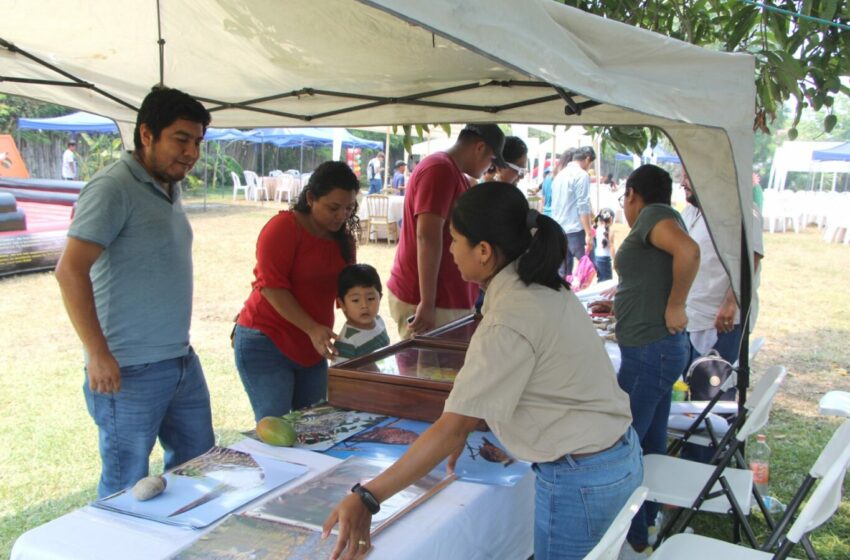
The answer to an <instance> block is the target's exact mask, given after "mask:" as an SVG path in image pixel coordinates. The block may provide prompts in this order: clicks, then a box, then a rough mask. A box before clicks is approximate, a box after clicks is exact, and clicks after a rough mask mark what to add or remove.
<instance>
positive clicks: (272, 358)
mask: <svg viewBox="0 0 850 560" xmlns="http://www.w3.org/2000/svg"><path fill="white" fill-rule="evenodd" d="M359 190H360V184H359V182H358V181H357V177H356V176H355V175H354V173H353V172H352V171H351V169H350V168H349V167H348V165H346V164H345V163H343V162H326V163H323V164H321V165H320V166H319V167H318V168H316V171H314V172H313V174H312V175H311V176H310V181H309V182H308V183H307V186H306V187H305V188H304V190H303V191H301V195H300V196H299V197H298V201H297V202H296V203H295V207H294V209H293V210H289V211H285V212H280V213H279V214H277V215H276V216H275V217H273V218H272V219H271V220H269V222H268V223H267V224H266V225H265V226H264V227H263V229H262V231H261V232H260V236H259V239H257V265H256V266H255V267H254V278H255V279H254V283H253V284H252V290H251V295H250V296H248V300H247V301H246V302H245V306H244V307H243V308H242V311H240V312H239V317H238V319H237V321H236V330H235V336H234V340H233V348H234V353H235V357H236V368H237V369H238V370H239V377H240V378H241V379H242V385H243V386H244V387H245V391H246V392H247V393H248V398H249V399H250V401H251V408H252V409H253V410H254V417H255V419H257V420H259V419H260V418H262V417H264V416H280V415H282V414H286V413H287V412H289V411H290V410H292V409H297V408H303V407H305V406H309V405H312V404H315V403H316V402H318V401H321V400H322V399H324V398H326V394H327V384H328V363H327V358H330V357H332V356H333V353H334V349H333V339H334V338H335V337H336V335H334V333H333V330H332V327H333V321H334V301H335V298H336V295H337V287H336V283H337V276H338V275H339V272H340V271H341V270H342V269H343V267H345V266H346V265H347V264H350V263H353V262H354V261H355V258H354V236H353V235H352V232H353V231H355V230H356V228H357V226H358V223H357V222H358V220H357V212H356V210H357V192H358V191H359Z"/></svg>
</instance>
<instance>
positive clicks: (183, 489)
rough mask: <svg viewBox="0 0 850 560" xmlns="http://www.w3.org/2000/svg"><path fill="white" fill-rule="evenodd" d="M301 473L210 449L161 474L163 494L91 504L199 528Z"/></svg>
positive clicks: (121, 495)
mask: <svg viewBox="0 0 850 560" xmlns="http://www.w3.org/2000/svg"><path fill="white" fill-rule="evenodd" d="M307 470H308V469H307V467H305V466H304V465H297V464H294V463H288V462H286V461H281V460H279V459H272V458H270V457H265V456H262V455H256V456H252V455H250V454H248V453H244V452H242V451H236V450H234V449H227V448H223V447H213V448H212V449H210V450H209V451H208V452H207V453H205V454H203V455H201V456H200V457H196V458H194V459H192V460H191V461H188V462H187V463H184V464H182V465H180V466H179V467H177V468H176V469H174V470H172V471H171V472H167V473H165V474H163V478H164V479H165V489H164V490H163V492H162V493H161V494H159V495H157V496H154V497H153V498H151V499H149V500H145V501H140V500H138V499H137V498H136V497H135V496H134V495H133V489H132V488H127V489H125V490H122V491H121V492H118V493H116V494H113V495H112V496H108V497H106V498H102V499H100V500H97V501H96V502H94V503H93V504H92V505H93V506H95V507H98V508H102V509H106V510H109V511H113V512H117V513H122V514H126V515H131V516H133V517H141V518H143V519H150V520H152V521H158V522H160V523H165V524H167V525H178V526H183V527H191V528H193V529H200V528H203V527H207V526H208V525H210V524H212V523H214V522H215V521H218V520H219V519H221V518H222V517H224V516H225V515H227V514H228V513H231V512H233V511H234V510H236V509H238V508H240V507H242V506H244V505H245V504H247V503H249V502H251V501H253V500H254V499H256V498H258V497H260V496H262V495H263V494H266V493H268V492H271V491H272V490H274V489H275V488H278V487H280V486H282V485H283V484H286V483H287V482H289V481H291V480H294V479H296V478H298V477H299V476H301V475H303V474H304V473H306V472H307Z"/></svg>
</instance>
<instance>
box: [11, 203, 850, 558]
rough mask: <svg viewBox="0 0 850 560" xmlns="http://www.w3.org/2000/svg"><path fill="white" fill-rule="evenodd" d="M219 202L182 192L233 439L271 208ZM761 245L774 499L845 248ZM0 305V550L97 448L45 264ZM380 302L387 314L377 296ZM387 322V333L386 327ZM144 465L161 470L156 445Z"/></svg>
mask: <svg viewBox="0 0 850 560" xmlns="http://www.w3.org/2000/svg"><path fill="white" fill-rule="evenodd" d="M230 201H231V193H229V192H219V193H213V194H212V195H210V196H209V197H208V202H209V203H210V204H209V205H208V208H207V211H206V212H201V211H200V209H199V208H198V207H197V203H199V202H200V199H197V198H193V199H192V200H190V201H189V202H191V204H192V206H191V207H190V208H191V214H190V217H191V220H192V225H193V227H194V231H195V246H194V255H195V272H196V274H195V298H194V316H193V323H192V342H193V345H194V346H195V349H196V350H197V352H198V354H199V355H200V357H201V360H202V362H203V364H204V369H205V371H206V375H207V380H208V384H209V386H210V391H211V395H212V407H213V421H214V425H215V429H216V434H217V436H218V438H219V440H220V442H221V443H223V444H228V443H232V442H234V441H236V440H238V439H240V438H241V436H240V434H239V432H240V431H241V430H245V429H247V428H249V427H251V426H252V423H253V422H252V415H251V410H250V406H249V404H248V399H247V397H246V396H245V394H244V392H243V390H242V387H241V385H240V383H239V380H238V377H237V374H236V370H235V367H234V365H233V355H232V351H231V348H230V341H229V338H228V337H229V334H230V329H231V327H232V321H233V317H234V315H235V314H236V312H238V311H239V309H240V307H241V305H242V302H243V301H244V300H245V298H246V297H247V295H248V292H249V289H250V282H251V280H252V269H253V266H254V245H255V242H256V237H257V233H258V232H259V230H260V228H261V227H262V226H263V224H265V222H266V221H267V220H268V219H269V218H270V217H271V216H272V215H273V214H274V213H275V212H277V211H278V210H280V208H281V207H280V206H279V205H277V204H274V203H266V204H263V205H259V204H248V203H244V202H240V203H239V204H236V205H232V204H229V203H230ZM225 202H226V203H228V204H227V205H223V204H222V203H225ZM618 227H619V226H618ZM620 233H621V235H620V236H618V238H619V239H622V232H620ZM766 252H767V258H766V259H765V260H764V264H763V266H764V269H763V276H762V285H761V291H760V294H761V302H762V304H761V316H760V319H759V322H758V325H757V328H756V332H755V335H756V336H764V337H766V338H767V343H766V345H765V348H764V349H763V350H762V352H761V354H760V355H759V356H758V358H757V360H756V362H755V364H754V376H756V377H757V376H758V374H759V372H760V371H762V370H763V369H764V368H765V367H766V366H767V365H770V364H775V363H782V364H785V365H786V366H787V367H788V369H789V375H788V378H787V379H786V382H785V384H784V386H783V388H782V390H781V393H780V396H779V398H778V399H777V403H776V406H775V408H774V414H773V415H772V417H771V422H770V425H769V427H768V428H767V430H766V433H767V434H768V442H769V444H770V446H771V448H772V450H773V460H772V464H771V467H772V473H771V475H772V478H771V491H772V492H773V493H774V494H775V495H776V496H777V497H778V498H779V499H780V500H782V501H783V502H787V501H788V500H789V499H790V497H791V494H792V493H793V492H794V490H795V489H796V486H797V484H799V482H800V480H802V477H803V476H804V475H805V472H806V471H807V470H808V468H809V467H810V466H811V465H812V463H813V462H814V460H815V458H816V457H817V454H818V453H819V451H820V449H821V448H822V446H823V445H824V443H825V442H826V441H827V440H828V439H829V436H830V435H831V433H832V430H834V428H835V427H836V426H837V425H838V421H837V420H836V419H831V418H822V417H819V416H818V412H817V401H818V399H819V397H820V395H822V394H823V393H824V392H825V391H827V390H829V389H843V390H850V378H848V375H847V372H848V370H850V358H848V355H847V350H846V348H847V343H848V340H850V336H848V335H850V292H848V290H847V289H846V281H847V276H846V275H847V271H848V270H850V266H848V265H850V246H847V245H827V244H825V243H824V242H823V241H822V240H821V239H820V236H819V235H818V234H817V233H816V232H815V230H813V229H810V230H808V231H806V232H804V233H800V234H799V235H795V234H793V233H787V234H775V235H767V236H766ZM394 254H395V247H394V246H388V245H383V244H381V245H379V244H370V245H368V246H366V247H361V248H360V249H359V250H358V257H359V260H361V261H363V262H368V263H370V264H372V265H374V266H375V267H376V268H377V269H378V271H379V272H380V274H381V277H382V279H383V280H384V281H385V282H386V279H387V278H388V276H389V269H390V266H391V265H392V259H393V256H394ZM0 311H2V317H3V321H4V326H5V328H4V329H2V331H0V347H2V348H3V352H2V353H0V372H2V374H0V410H2V411H3V414H2V415H0V450H2V451H0V512H2V513H0V515H2V517H0V557H8V555H9V553H10V551H11V547H12V544H13V543H14V541H15V539H16V538H17V537H18V535H20V534H21V533H23V532H24V531H27V530H29V529H31V528H33V527H35V526H37V525H40V524H42V523H45V522H47V521H49V520H51V519H53V518H55V517H58V516H60V515H63V514H65V513H67V512H69V511H71V510H73V509H75V508H77V507H79V506H81V505H84V504H86V503H87V502H89V501H91V500H92V499H94V497H95V487H96V484H97V477H98V474H99V458H98V453H97V433H96V430H95V427H94V424H93V422H92V421H91V419H90V418H89V416H88V413H87V412H86V408H85V403H84V401H83V396H82V390H81V388H82V383H83V371H82V366H81V362H82V354H81V350H80V344H79V341H78V339H77V337H76V335H75V334H74V332H73V330H72V328H71V325H70V323H69V321H68V319H67V317H66V315H65V311H64V309H63V307H62V303H61V299H60V296H59V289H58V287H57V285H56V282H55V280H54V278H53V275H52V274H51V273H39V274H30V275H26V276H21V277H12V278H6V279H0ZM381 313H382V315H383V316H384V317H385V318H386V317H389V312H388V310H387V307H386V302H385V301H384V302H383V303H382V311H381ZM337 324H341V323H340V320H339V318H338V320H337ZM389 330H390V335H391V337H392V338H393V341H395V340H397V333H395V329H394V328H392V327H391V326H390V329H389ZM152 468H153V470H154V471H156V470H157V469H161V453H160V452H159V451H158V450H157V451H156V452H155V454H154V462H153V466H152ZM846 487H847V485H846V484H845V488H846ZM755 518H756V525H757V526H758V527H759V530H761V531H762V532H763V527H762V526H761V525H760V524H759V521H758V516H755ZM695 527H696V530H697V532H698V533H703V534H710V535H714V536H718V537H721V538H725V537H728V535H729V534H730V525H729V523H728V522H727V521H726V520H724V519H716V518H714V517H711V516H701V517H700V518H699V519H698V520H697V522H696V524H695ZM812 541H813V543H814V545H815V548H816V549H818V552H819V553H820V554H821V558H824V559H834V560H837V559H845V558H850V504H848V503H847V501H846V500H845V503H843V504H842V506H841V509H840V510H839V513H838V514H837V515H836V516H835V518H834V519H833V520H832V522H830V524H828V525H827V526H825V527H824V528H822V529H821V530H819V531H818V532H816V533H815V534H814V536H813V538H812ZM796 552H797V555H798V556H799V555H800V552H801V551H796Z"/></svg>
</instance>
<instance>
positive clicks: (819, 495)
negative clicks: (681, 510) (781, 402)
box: [651, 420, 850, 560]
mask: <svg viewBox="0 0 850 560" xmlns="http://www.w3.org/2000/svg"><path fill="white" fill-rule="evenodd" d="M848 467H850V420H846V421H845V422H844V424H842V425H841V426H840V427H839V428H838V430H836V431H835V433H834V434H833V436H832V438H831V439H830V440H829V443H827V445H826V447H825V448H824V450H823V451H822V452H821V454H820V456H819V457H818V460H817V461H816V462H815V465H814V466H813V467H812V470H811V471H810V472H809V476H810V477H812V476H817V475H822V476H819V478H820V479H821V481H820V484H818V487H817V488H816V489H815V491H814V493H813V494H812V496H811V498H809V502H808V503H807V504H806V507H804V508H803V510H802V511H801V512H800V516H799V517H798V518H797V520H796V521H794V524H793V525H791V528H790V529H789V530H788V532H787V534H785V535H784V540H782V542H781V544H780V545H779V549H778V550H777V551H776V552H775V553H774V554H771V553H770V552H769V550H770V548H772V546H771V541H768V542H767V543H765V545H763V546H762V550H753V549H751V548H746V547H743V546H739V545H736V544H732V543H728V542H724V541H719V540H716V539H712V538H709V537H703V536H700V535H692V534H679V535H673V536H672V537H670V538H669V539H668V540H667V541H665V542H664V543H662V544H661V546H659V547H658V548H657V549H656V551H655V553H654V554H653V555H652V556H651V558H652V559H653V560H668V559H675V560H679V559H681V558H687V559H688V560H716V559H718V558H722V559H723V560H784V559H786V558H788V555H789V554H790V553H791V550H792V549H793V548H794V546H795V545H797V544H798V543H800V542H801V541H802V542H806V541H807V537H808V534H809V533H811V532H812V531H813V530H815V529H817V528H818V527H820V526H821V525H822V524H823V523H824V522H826V521H827V520H828V519H829V518H830V517H832V515H833V514H834V513H835V511H836V510H837V509H838V505H839V504H840V503H841V487H842V485H843V483H844V476H845V474H846V473H847V468H848ZM807 480H808V478H807ZM806 484H807V483H806V482H805V481H804V483H803V485H801V489H803V487H804V486H806ZM811 484H813V481H812V483H811ZM811 484H809V485H808V487H809V488H811ZM774 534H777V535H780V536H779V538H776V539H773V540H774V541H776V542H778V541H780V540H781V539H782V535H781V527H780V526H779V525H777V528H776V530H775V531H774ZM807 552H808V551H807Z"/></svg>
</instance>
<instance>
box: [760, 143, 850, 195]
mask: <svg viewBox="0 0 850 560" xmlns="http://www.w3.org/2000/svg"><path fill="white" fill-rule="evenodd" d="M842 143H843V142H803V141H795V142H784V143H783V144H782V145H781V146H779V147H777V148H776V151H775V152H774V154H773V162H772V164H771V166H770V178H769V179H768V183H767V188H769V189H773V190H777V191H782V190H785V183H786V181H787V180H788V173H791V172H793V171H796V172H800V173H809V174H811V177H810V178H809V179H810V188H809V190H823V178H824V174H825V173H831V174H832V181H831V185H832V186H831V189H832V190H835V181H836V177H837V175H838V173H850V161H840V160H822V161H818V160H815V159H814V158H813V157H812V153H813V152H815V151H818V150H829V149H830V148H835V147H837V146H840V145H841V144H842ZM816 173H820V174H821V176H820V185H819V188H816V187H815V174H816Z"/></svg>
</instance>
